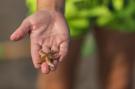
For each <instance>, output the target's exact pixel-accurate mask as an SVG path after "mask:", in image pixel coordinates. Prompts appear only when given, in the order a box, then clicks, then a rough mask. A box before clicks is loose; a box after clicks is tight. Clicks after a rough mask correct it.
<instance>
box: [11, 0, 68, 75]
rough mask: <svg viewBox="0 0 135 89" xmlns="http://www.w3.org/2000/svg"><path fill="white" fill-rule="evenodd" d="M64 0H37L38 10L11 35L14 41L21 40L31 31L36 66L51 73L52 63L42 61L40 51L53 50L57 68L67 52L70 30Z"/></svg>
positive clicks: (33, 59) (48, 51) (44, 71)
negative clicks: (65, 14)
mask: <svg viewBox="0 0 135 89" xmlns="http://www.w3.org/2000/svg"><path fill="white" fill-rule="evenodd" d="M64 2H65V1H64V0H37V12H36V13H34V14H33V15H31V16H28V17H27V18H26V19H24V21H23V22H22V24H21V25H20V26H19V27H18V28H17V29H16V31H15V32H14V33H13V34H12V35H11V36H10V39H11V40H13V41H18V40H21V39H22V38H24V37H25V35H26V34H28V33H29V35H30V41H31V56H32V61H33V64H34V66H35V68H37V69H40V70H41V71H42V72H43V73H49V72H50V71H52V70H51V68H50V64H49V63H48V62H47V61H44V62H42V60H41V57H40V54H39V52H40V51H41V50H42V51H43V52H44V53H47V54H48V53H51V52H53V53H54V54H53V55H52V56H53V59H54V60H53V64H54V65H55V68H56V67H57V64H58V63H59V62H61V61H62V60H63V59H64V57H65V56H66V54H67V51H68V47H69V39H70V36H69V30H68V26H67V23H66V20H65V18H64V4H65V3H64Z"/></svg>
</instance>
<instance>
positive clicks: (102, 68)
mask: <svg viewBox="0 0 135 89" xmlns="http://www.w3.org/2000/svg"><path fill="white" fill-rule="evenodd" d="M95 36H96V40H97V46H98V51H99V57H100V60H99V79H100V80H99V81H100V83H101V89H132V88H131V87H132V74H133V62H134V58H135V56H134V52H135V42H134V40H135V36H134V34H128V33H119V32H113V31H112V32H111V31H107V30H104V29H97V30H95Z"/></svg>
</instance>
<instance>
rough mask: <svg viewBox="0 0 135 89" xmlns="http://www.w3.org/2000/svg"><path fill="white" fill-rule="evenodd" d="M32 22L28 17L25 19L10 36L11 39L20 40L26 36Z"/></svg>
mask: <svg viewBox="0 0 135 89" xmlns="http://www.w3.org/2000/svg"><path fill="white" fill-rule="evenodd" d="M30 26H31V24H30V22H29V20H28V19H25V20H24V21H23V22H22V24H21V25H20V26H19V27H18V28H17V30H16V31H15V32H13V33H12V35H11V36H10V40H13V41H18V40H21V39H22V38H24V36H25V35H26V34H27V33H28V32H29V31H30Z"/></svg>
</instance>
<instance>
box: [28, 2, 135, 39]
mask: <svg viewBox="0 0 135 89" xmlns="http://www.w3.org/2000/svg"><path fill="white" fill-rule="evenodd" d="M26 1H27V6H28V8H29V13H33V12H34V11H35V10H36V0H26ZM65 16H66V18H67V22H68V23H69V27H70V33H71V35H72V36H74V37H78V36H80V35H82V34H84V33H86V32H87V31H88V29H89V28H90V27H92V26H93V25H94V26H98V27H107V28H111V29H114V30H120V31H128V32H134V31H135V0H66V8H65Z"/></svg>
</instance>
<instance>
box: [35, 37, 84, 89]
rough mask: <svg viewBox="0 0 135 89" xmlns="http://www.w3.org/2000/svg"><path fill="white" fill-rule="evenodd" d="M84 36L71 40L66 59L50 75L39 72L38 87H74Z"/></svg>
mask: <svg viewBox="0 0 135 89" xmlns="http://www.w3.org/2000/svg"><path fill="white" fill-rule="evenodd" d="M82 43H83V38H81V39H76V40H71V47H70V48H69V53H68V55H67V57H66V59H65V60H64V61H63V62H62V63H61V64H60V65H59V66H58V69H57V70H56V71H54V72H51V73H50V74H48V75H45V74H41V73H39V74H38V82H37V83H38V84H37V89H72V87H73V83H74V78H73V77H74V71H75V67H76V66H77V64H78V62H79V58H78V57H80V46H81V44H82Z"/></svg>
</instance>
